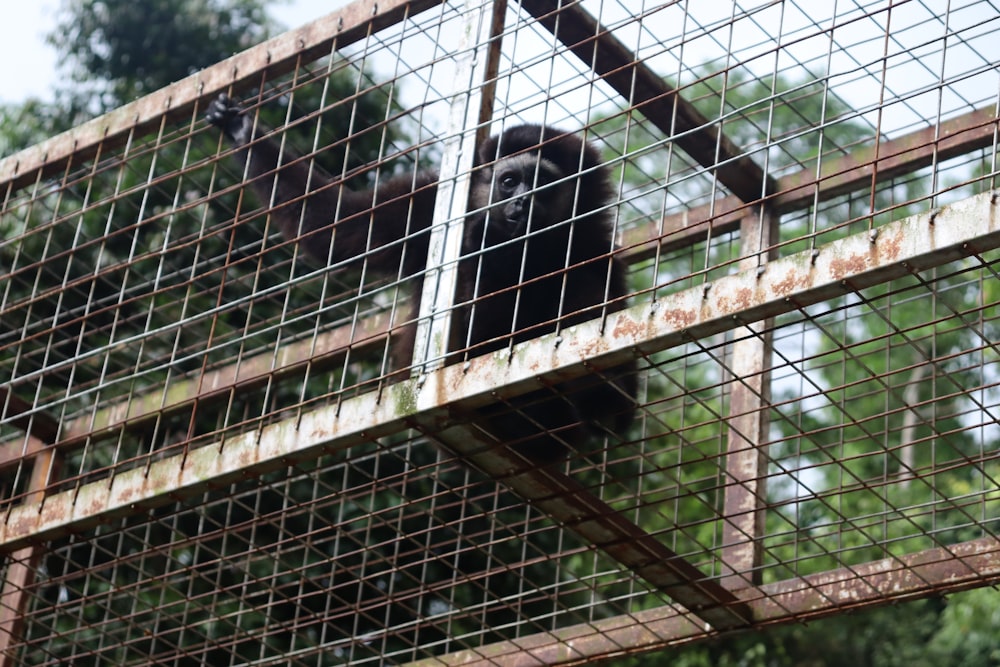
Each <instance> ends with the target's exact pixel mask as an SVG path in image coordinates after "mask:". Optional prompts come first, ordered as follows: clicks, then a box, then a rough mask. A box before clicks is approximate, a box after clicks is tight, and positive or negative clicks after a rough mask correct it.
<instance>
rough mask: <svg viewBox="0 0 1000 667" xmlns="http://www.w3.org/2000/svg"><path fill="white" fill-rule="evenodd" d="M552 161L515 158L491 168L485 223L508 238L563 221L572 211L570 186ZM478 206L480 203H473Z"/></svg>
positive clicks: (484, 203) (528, 155)
mask: <svg viewBox="0 0 1000 667" xmlns="http://www.w3.org/2000/svg"><path fill="white" fill-rule="evenodd" d="M564 176H565V174H563V173H562V171H561V170H560V169H559V168H558V167H557V166H556V165H555V164H554V163H552V162H550V161H548V160H543V159H540V158H539V157H538V155H530V154H526V155H515V156H511V157H506V158H503V159H502V160H499V161H498V162H497V163H496V165H495V166H494V167H493V173H492V179H491V180H492V183H491V188H490V194H489V199H488V201H487V202H481V204H482V205H483V206H487V205H488V206H489V209H488V214H489V224H490V226H491V227H495V228H498V229H501V230H502V231H503V232H504V233H505V234H506V235H507V236H508V237H511V238H512V237H514V236H520V235H522V234H525V233H527V232H528V231H531V230H539V229H542V228H545V227H548V226H550V225H553V224H555V223H557V222H560V221H562V220H565V219H567V218H568V217H569V216H570V214H571V212H572V203H573V185H572V182H570V181H566V180H563V177H564ZM477 203H480V202H477Z"/></svg>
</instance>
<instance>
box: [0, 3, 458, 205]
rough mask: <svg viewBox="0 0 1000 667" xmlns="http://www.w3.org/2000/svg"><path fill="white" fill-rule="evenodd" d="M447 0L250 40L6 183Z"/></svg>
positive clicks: (4, 172)
mask: <svg viewBox="0 0 1000 667" xmlns="http://www.w3.org/2000/svg"><path fill="white" fill-rule="evenodd" d="M441 2H442V0H355V2H352V3H351V4H350V5H348V6H346V7H344V8H343V9H340V10H337V11H335V12H333V13H331V14H328V15H326V16H324V17H322V18H319V19H317V20H315V21H313V22H311V23H309V24H308V25H305V26H303V27H301V28H298V29H296V30H290V31H288V32H286V33H284V34H282V35H279V36H278V37H274V38H273V39H269V40H267V41H266V42H263V43H261V44H258V45H257V46H254V47H251V48H249V49H247V50H246V51H243V52H241V53H238V54H236V55H234V56H232V57H231V58H227V59H226V60H223V61H222V62H220V63H216V64H215V65H212V66H211V67H207V68H205V69H204V70H202V71H200V72H197V73H196V74H192V75H191V76H189V77H187V78H184V79H181V80H180V81H178V82H176V83H172V84H170V85H169V86H167V87H165V88H162V89H160V90H158V91H156V92H154V93H151V94H149V95H147V96H145V97H143V98H140V99H138V100H136V101H135V102H131V103H129V104H126V105H125V106H122V107H120V108H118V109H116V110H114V111H111V112H109V113H107V114H105V115H103V116H101V117H100V118H95V119H94V120H92V121H89V122H87V123H84V124H83V125H80V126H78V127H75V128H73V129H72V130H69V131H67V132H64V133H62V134H59V135H57V136H55V137H52V138H51V139H48V140H46V141H43V142H41V143H40V144H37V145H35V146H33V147H31V148H28V149H25V150H23V151H21V152H19V153H16V154H14V155H12V156H10V157H7V158H5V159H3V160H0V188H3V189H5V190H7V189H18V188H20V187H22V186H24V185H26V184H28V183H31V182H33V181H36V180H38V179H39V178H43V179H44V178H48V177H49V176H51V175H53V174H55V173H57V172H62V171H64V170H65V169H66V166H67V165H68V164H69V163H71V162H83V161H86V160H88V159H90V158H92V157H93V156H94V155H96V154H97V152H98V151H99V150H100V151H107V150H109V149H113V148H116V147H118V146H121V145H123V144H124V143H125V141H126V139H127V138H128V135H129V134H130V133H134V134H136V135H139V134H142V133H144V132H145V131H146V130H148V129H150V128H153V127H157V126H160V125H161V124H170V123H172V122H176V121H179V120H181V119H184V118H188V117H190V116H191V114H192V113H193V110H194V107H195V105H196V104H199V103H200V102H202V101H204V100H206V99H209V98H211V97H214V96H215V95H216V94H218V93H219V92H221V91H224V90H226V89H228V88H229V87H230V86H237V87H239V86H241V85H249V84H251V83H253V82H257V83H259V81H260V75H261V73H262V72H265V71H266V72H267V74H268V76H270V77H276V76H280V75H282V74H286V73H288V72H291V71H293V70H295V69H296V68H297V67H298V66H299V65H300V64H301V63H302V62H304V61H309V60H315V59H317V58H320V57H323V56H326V55H329V53H330V51H331V50H332V48H333V45H334V43H336V45H337V48H342V47H344V46H347V45H349V44H353V43H355V42H358V41H360V40H362V39H364V38H365V37H366V36H367V35H368V34H369V33H370V32H375V31H378V30H382V29H383V28H386V27H388V26H391V25H393V24H396V23H399V22H400V21H402V20H404V19H405V18H406V17H407V16H410V15H411V14H416V13H418V12H422V11H424V10H426V9H428V8H430V7H433V6H435V5H439V4H441Z"/></svg>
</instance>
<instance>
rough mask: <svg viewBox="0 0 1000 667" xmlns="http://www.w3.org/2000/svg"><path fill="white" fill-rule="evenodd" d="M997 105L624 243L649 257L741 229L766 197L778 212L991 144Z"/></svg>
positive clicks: (634, 234)
mask: <svg viewBox="0 0 1000 667" xmlns="http://www.w3.org/2000/svg"><path fill="white" fill-rule="evenodd" d="M997 123H998V120H997V115H996V111H995V110H994V109H992V108H991V109H977V110H975V111H971V112H969V113H967V114H963V115H961V116H956V117H955V118H952V119H950V120H947V121H945V122H943V123H941V124H940V125H933V126H931V127H926V128H924V129H922V130H918V131H916V132H912V133H910V134H906V135H903V136H901V137H897V138H896V139H890V140H889V141H885V142H882V143H880V144H877V145H874V146H867V147H861V148H856V149H854V150H853V151H852V152H851V153H850V154H848V155H844V156H842V157H839V158H833V159H828V160H824V161H823V163H822V165H821V169H822V173H821V174H820V175H819V176H817V175H816V170H815V169H802V170H801V171H798V172H795V173H793V174H788V175H786V176H782V177H781V178H779V179H778V183H777V185H776V186H775V187H774V190H773V192H774V193H775V194H774V195H773V196H772V197H770V198H768V199H765V200H761V201H751V202H744V201H743V200H741V199H740V198H739V197H736V196H732V195H730V196H728V197H721V198H719V199H716V200H715V201H713V202H710V203H708V204H703V205H701V206H698V207H696V208H693V209H691V210H689V211H684V212H683V213H678V214H675V215H669V216H666V217H665V218H663V220H662V221H660V222H659V223H658V224H650V225H643V226H641V227H636V228H633V229H630V230H628V232H627V233H626V234H625V235H624V238H622V239H621V245H622V246H624V247H627V248H629V249H630V254H633V255H636V256H646V255H648V254H649V253H651V252H652V251H653V249H654V248H655V247H659V248H660V249H662V250H667V249H676V248H682V247H686V246H689V245H691V244H694V243H698V242H699V241H701V240H703V239H704V238H705V235H706V234H708V233H709V231H711V233H712V234H725V233H728V232H733V231H736V230H737V229H739V226H740V220H742V219H743V217H744V216H746V215H747V213H748V210H749V209H751V208H753V207H755V206H756V207H759V206H760V205H761V203H762V202H767V203H769V204H770V205H771V206H772V207H773V211H774V212H775V213H777V214H781V213H787V212H790V211H796V210H800V209H803V208H806V207H808V206H811V205H813V203H814V202H823V201H829V200H830V199H833V198H834V197H836V196H837V195H841V194H844V193H847V192H852V191H854V190H858V189H861V188H867V187H871V186H872V185H873V184H874V183H882V182H884V181H887V180H889V179H890V178H894V177H896V176H899V175H900V174H905V173H910V172H913V171H916V170H918V169H922V168H924V167H926V166H928V165H930V164H932V163H933V162H934V161H935V160H938V161H941V160H947V159H949V158H952V157H956V156H958V155H964V154H966V153H969V152H972V151H974V150H978V149H981V148H985V147H987V146H991V145H992V144H993V141H994V139H993V137H994V136H995V133H996V132H997Z"/></svg>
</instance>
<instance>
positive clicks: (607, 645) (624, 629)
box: [406, 537, 1000, 667]
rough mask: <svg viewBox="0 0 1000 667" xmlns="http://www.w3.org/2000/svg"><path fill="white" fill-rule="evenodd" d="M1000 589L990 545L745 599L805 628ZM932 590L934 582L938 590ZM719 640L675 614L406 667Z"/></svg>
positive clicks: (500, 664) (856, 569) (772, 617)
mask: <svg viewBox="0 0 1000 667" xmlns="http://www.w3.org/2000/svg"><path fill="white" fill-rule="evenodd" d="M991 581H1000V540H998V539H997V538H995V537H984V538H980V539H978V540H972V541H968V542H962V543H960V544H956V545H953V546H948V547H937V548H934V549H928V550H926V551H920V552H917V553H912V554H907V555H905V556H899V557H895V558H885V559H883V560H879V561H872V562H869V563H863V564H860V565H856V566H852V567H850V568H841V569H838V570H832V571H829V572H824V573H822V574H817V575H811V576H808V577H801V578H796V579H788V580H785V581H779V582H775V583H773V584H767V585H764V586H761V587H759V588H748V589H746V590H744V591H740V592H739V597H740V599H742V600H743V601H745V602H746V603H747V604H748V605H750V607H751V608H752V609H753V611H754V617H755V618H756V619H757V625H763V624H774V623H782V622H792V621H798V622H801V620H802V619H803V618H818V617H820V616H827V615H830V614H833V613H836V612H839V611H842V610H844V609H847V608H852V607H860V606H870V605H872V604H877V603H888V602H892V601H894V600H899V599H913V598H917V597H924V596H927V595H937V594H941V593H945V592H949V591H958V590H962V589H964V588H970V587H972V586H981V585H984V584H987V583H989V582H991ZM928 582H934V583H933V585H932V584H929V583H928ZM712 634H715V633H713V632H711V631H709V630H707V629H706V628H705V627H704V626H702V625H700V624H698V623H696V622H695V621H693V620H692V619H691V618H690V617H689V616H687V615H685V614H684V613H683V612H681V611H678V610H677V609H676V608H674V607H658V608H656V609H648V610H645V611H639V612H636V613H632V614H628V615H627V616H616V617H614V618H610V619H606V620H598V621H592V622H589V623H581V624H579V625H572V626H569V627H565V628H559V629H557V630H551V631H547V632H544V633H539V634H535V635H530V636H527V637H518V638H517V639H516V640H510V641H502V642H496V643H493V644H489V645H487V646H481V647H478V648H475V649H466V650H464V651H458V652H456V653H449V654H446V655H440V656H435V657H433V658H427V659H424V660H418V661H415V662H410V663H406V667H451V666H453V665H454V666H455V667H458V666H459V665H461V666H462V667H536V666H537V665H559V664H566V663H571V662H572V663H582V662H586V661H587V660H590V661H595V660H598V659H600V658H606V657H610V656H613V655H616V654H621V653H626V652H627V653H637V652H642V651H652V650H656V649H659V648H664V647H666V646H675V645H677V644H681V643H685V642H691V641H695V640H698V639H703V638H705V637H707V636H710V635H712Z"/></svg>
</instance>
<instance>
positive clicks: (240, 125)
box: [205, 93, 252, 146]
mask: <svg viewBox="0 0 1000 667" xmlns="http://www.w3.org/2000/svg"><path fill="white" fill-rule="evenodd" d="M205 119H206V120H208V122H209V123H211V124H212V125H215V126H216V127H217V128H219V129H220V130H222V133H223V134H225V135H226V136H227V137H229V139H231V140H232V141H233V143H235V144H236V145H237V146H243V145H245V144H246V143H248V142H249V141H250V131H251V129H252V128H251V121H250V119H249V118H248V117H247V115H246V114H245V113H244V109H243V105H242V104H240V103H239V102H237V101H236V100H234V99H233V98H231V97H229V96H228V95H226V94H225V93H219V96H218V97H216V98H215V99H214V100H212V102H211V104H209V105H208V111H206V112H205Z"/></svg>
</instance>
